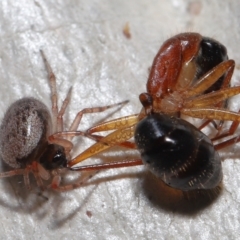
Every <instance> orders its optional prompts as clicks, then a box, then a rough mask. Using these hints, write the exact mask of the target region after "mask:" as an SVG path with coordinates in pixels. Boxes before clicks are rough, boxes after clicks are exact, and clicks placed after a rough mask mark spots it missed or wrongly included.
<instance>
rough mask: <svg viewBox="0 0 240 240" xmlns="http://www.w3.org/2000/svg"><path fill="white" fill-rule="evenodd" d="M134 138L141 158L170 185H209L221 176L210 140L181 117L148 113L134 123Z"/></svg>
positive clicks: (198, 187)
mask: <svg viewBox="0 0 240 240" xmlns="http://www.w3.org/2000/svg"><path fill="white" fill-rule="evenodd" d="M135 142H136V145H137V147H138V149H139V151H140V153H141V157H142V160H143V162H144V163H145V164H146V165H147V166H148V167H149V169H150V170H151V171H152V172H153V173H154V174H155V175H156V176H157V177H159V178H160V179H162V180H163V181H164V182H165V183H166V184H167V185H169V186H170V187H173V188H176V189H180V190H183V191H189V190H194V189H212V188H215V187H216V186H218V185H219V183H220V182H221V180H222V167H221V161H220V157H219V155H218V153H217V152H216V151H215V149H214V146H213V144H212V142H211V141H210V139H209V138H208V137H207V136H206V135H204V134H203V133H202V132H201V131H199V130H198V129H197V128H196V127H194V126H193V125H192V124H190V123H188V122H187V121H185V120H183V119H180V118H175V117H169V116H167V115H164V114H153V115H150V116H147V117H146V118H144V119H143V120H141V121H140V122H139V123H138V125H137V127H136V131H135Z"/></svg>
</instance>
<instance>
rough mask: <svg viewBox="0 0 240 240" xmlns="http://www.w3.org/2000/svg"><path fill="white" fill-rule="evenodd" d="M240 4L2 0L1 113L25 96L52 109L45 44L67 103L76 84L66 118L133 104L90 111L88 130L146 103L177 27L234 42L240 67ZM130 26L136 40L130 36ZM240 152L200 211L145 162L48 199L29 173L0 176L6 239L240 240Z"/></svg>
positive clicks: (231, 153)
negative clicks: (27, 178) (155, 64)
mask: <svg viewBox="0 0 240 240" xmlns="http://www.w3.org/2000/svg"><path fill="white" fill-rule="evenodd" d="M239 7H240V4H239V1H237V0H234V1H222V2H220V1H217V0H213V1H204V0H202V1H200V0H199V1H197V0H195V1H193V0H191V1H190V0H189V1H183V0H171V1H160V0H159V1H147V0H138V1H137V0H134V1H118V0H114V1H110V0H104V1H80V0H75V1H64V0H59V1H57V3H56V1H46V0H37V1H29V0H25V1H23V0H19V1H13V0H10V1H1V3H0V22H1V31H0V75H1V78H0V86H1V87H0V98H1V101H0V107H1V112H0V119H2V118H3V116H4V112H5V111H6V110H7V107H8V106H10V104H11V103H12V102H14V101H16V100H18V99H20V98H22V97H31V96H32V97H35V98H37V99H39V100H41V101H43V102H44V103H45V104H46V105H47V106H49V107H50V103H51V101H50V97H49V96H50V90H49V85H48V81H47V72H46V69H45V66H44V64H43V61H42V58H41V56H40V53H39V50H40V49H42V50H44V52H45V54H46V56H47V58H48V61H49V63H50V64H51V66H52V68H53V71H54V73H55V74H56V77H57V86H58V89H59V91H60V94H59V100H60V101H62V100H63V99H64V97H65V93H66V92H67V90H68V89H69V87H70V86H73V94H72V99H71V103H70V106H69V108H68V112H69V114H68V115H67V116H66V124H67V123H71V121H72V119H73V118H74V116H75V114H76V113H77V111H78V110H81V109H83V108H85V107H93V106H104V105H107V104H110V103H115V102H120V101H123V100H125V99H129V100H130V103H129V104H128V105H127V106H125V107H124V108H122V109H121V110H120V111H116V112H114V111H112V112H114V113H113V114H112V115H111V116H108V114H106V113H102V114H95V115H88V116H84V118H83V120H82V123H81V125H80V129H81V130H84V129H87V128H88V127H89V126H91V125H93V124H94V123H96V122H98V121H99V120H103V119H104V118H105V117H106V116H108V117H109V118H112V117H120V116H124V115H128V114H132V113H137V112H139V110H140V109H141V105H140V102H139V100H138V95H139V94H140V93H141V92H143V91H145V85H146V80H147V76H148V68H149V67H150V66H151V63H152V60H153V58H154V56H155V54H156V53H157V51H158V49H159V47H160V45H161V44H162V42H163V41H164V40H165V39H167V38H169V37H170V36H172V35H174V34H176V33H179V32H184V31H189V30H191V31H196V32H199V33H201V35H203V36H209V37H213V38H215V39H217V40H218V41H220V42H221V43H223V44H224V45H225V46H226V47H227V48H228V53H229V57H230V58H232V59H235V61H236V63H237V65H238V64H239V63H240V54H239V43H240V30H239V24H240V17H239ZM126 23H128V24H129V31H130V35H131V38H130V39H128V38H127V37H126V36H125V35H124V34H123V29H124V27H125V26H126ZM239 77H240V76H239V70H235V73H234V76H233V81H232V84H233V85H239V79H240V78H239ZM239 107H240V105H239V100H238V97H235V98H234V99H233V100H232V101H231V108H232V109H233V110H238V109H239ZM109 112H110V113H111V111H109ZM109 112H108V113H109ZM75 143H76V147H75V148H74V151H73V156H76V155H77V154H78V153H79V152H81V151H82V150H83V149H85V148H86V147H87V146H88V145H89V144H91V143H92V141H90V140H87V139H84V138H82V137H79V138H78V139H76V141H75ZM239 152H240V149H239V146H237V145H236V146H234V147H232V148H229V149H226V150H224V151H222V152H221V153H220V154H221V157H222V159H227V161H224V162H223V174H224V181H223V184H224V188H223V190H222V192H221V194H220V196H219V197H218V198H217V199H215V200H214V201H212V202H211V204H209V205H207V206H205V205H204V204H202V206H204V207H200V208H196V209H194V208H191V206H190V204H189V205H188V206H187V207H186V206H185V207H181V206H179V204H178V202H177V201H178V199H180V198H178V196H176V198H175V200H173V201H172V202H171V200H169V199H168V197H167V196H165V195H166V194H167V193H168V192H167V191H165V190H164V189H163V188H161V187H159V186H157V185H156V184H155V182H154V181H152V179H151V176H149V175H148V174H146V172H145V170H144V167H135V168H128V169H116V170H109V171H105V172H100V173H99V174H98V175H96V176H95V177H94V178H93V179H92V180H91V183H89V184H88V185H87V186H84V187H83V188H81V189H77V190H74V191H70V192H66V193H54V192H52V191H47V192H46V193H44V196H38V195H37V190H36V189H34V188H33V190H32V191H31V192H30V193H29V192H27V191H26V190H25V189H24V183H23V179H22V177H19V178H18V177H15V178H9V179H1V181H0V191H1V197H0V216H1V219H2V220H1V225H2V228H1V231H0V237H1V238H5V239H13V238H17V239H53V238H58V239H69V238H72V239H88V240H91V239H219V238H220V237H221V239H237V238H238V237H239V233H240V214H239V209H240V190H239V187H238V186H239V185H240V175H239V172H240V161H239ZM130 157H138V154H137V153H136V152H131V151H122V150H120V151H119V149H114V150H112V151H109V152H108V153H105V154H101V155H99V156H98V157H96V158H95V159H90V160H87V161H86V163H90V162H91V163H92V162H93V161H95V160H99V158H102V159H103V160H105V161H110V160H112V159H114V160H118V159H119V160H120V159H127V158H130ZM3 167H4V166H3ZM70 177H71V176H70ZM32 180H33V182H34V179H32ZM158 187H159V188H158ZM158 191H159V192H158ZM45 196H46V197H47V198H48V200H46V198H45ZM162 198H163V199H164V200H161V199H162ZM180 200H181V199H180ZM180 200H179V201H180ZM194 201H196V202H197V201H198V202H201V199H199V198H198V199H195V200H193V202H194ZM203 201H204V200H203ZM193 205H194V204H193ZM200 205H201V204H200Z"/></svg>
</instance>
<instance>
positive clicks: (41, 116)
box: [0, 98, 52, 168]
mask: <svg viewBox="0 0 240 240" xmlns="http://www.w3.org/2000/svg"><path fill="white" fill-rule="evenodd" d="M51 124H52V123H51V116H50V113H49V111H48V109H47V107H46V106H45V105H44V104H43V103H42V102H40V101H38V100H37V99H34V98H23V99H20V100H18V101H16V102H14V103H13V104H12V105H11V106H10V107H9V108H8V110H7V112H6V114H5V116H4V119H3V121H2V125H1V127H0V156H1V158H2V159H3V160H4V161H5V162H6V163H7V164H8V165H9V166H11V167H13V168H19V167H24V166H26V164H28V163H29V162H31V161H36V160H38V158H39V156H40V155H41V153H42V151H43V150H44V149H45V148H46V145H47V144H48V142H47V136H49V135H50V131H51Z"/></svg>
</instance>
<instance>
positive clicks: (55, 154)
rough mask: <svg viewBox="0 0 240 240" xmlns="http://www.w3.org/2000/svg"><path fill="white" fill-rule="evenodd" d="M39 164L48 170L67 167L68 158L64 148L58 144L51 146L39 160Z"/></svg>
mask: <svg viewBox="0 0 240 240" xmlns="http://www.w3.org/2000/svg"><path fill="white" fill-rule="evenodd" d="M39 163H40V164H41V165H42V166H43V167H44V168H45V169H46V170H53V169H56V168H64V167H66V166H67V158H66V154H65V150H64V147H62V146H60V145H57V144H49V145H48V146H47V148H46V150H45V151H44V152H43V154H42V155H41V157H40V159H39Z"/></svg>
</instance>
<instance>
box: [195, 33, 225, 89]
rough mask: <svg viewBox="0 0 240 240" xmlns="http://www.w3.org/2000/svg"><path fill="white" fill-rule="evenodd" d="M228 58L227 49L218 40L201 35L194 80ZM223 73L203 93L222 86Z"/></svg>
mask: <svg viewBox="0 0 240 240" xmlns="http://www.w3.org/2000/svg"><path fill="white" fill-rule="evenodd" d="M226 60H228V55H227V49H226V48H225V47H224V46H223V45H222V44H221V43H219V42H218V41H216V40H214V39H212V38H208V37H203V38H202V41H201V43H200V48H199V52H198V56H197V58H196V64H197V73H196V76H195V77H196V80H199V79H200V77H202V76H203V75H204V74H205V73H207V72H208V71H209V70H211V69H212V68H214V67H216V66H217V65H218V64H219V63H221V62H223V61H226ZM224 77H225V75H223V76H222V77H221V78H219V79H218V81H217V82H216V83H215V84H213V85H212V86H211V87H210V88H209V89H208V90H207V91H205V93H208V92H213V91H216V90H219V89H220V88H221V86H222V83H223V80H224Z"/></svg>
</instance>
